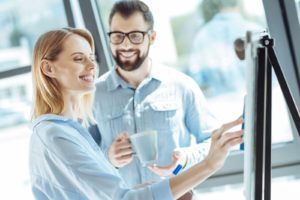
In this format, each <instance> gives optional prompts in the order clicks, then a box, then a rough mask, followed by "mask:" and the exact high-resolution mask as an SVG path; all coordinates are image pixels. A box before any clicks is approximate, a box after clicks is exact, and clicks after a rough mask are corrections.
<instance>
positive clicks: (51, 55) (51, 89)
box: [32, 28, 95, 125]
mask: <svg viewBox="0 0 300 200" xmlns="http://www.w3.org/2000/svg"><path fill="white" fill-rule="evenodd" d="M74 34H76V35H79V36H81V37H83V38H85V39H86V40H87V41H88V42H89V44H90V46H91V48H92V51H93V52H94V51H95V47H94V40H93V37H92V35H91V33H90V32H89V31H87V30H84V29H77V28H62V29H57V30H52V31H48V32H46V33H44V34H43V35H41V36H40V37H39V39H38V41H37V42H36V44H35V47H34V52H33V63H32V83H33V102H34V106H33V111H32V119H35V118H37V117H38V116H40V115H43V114H57V115H59V114H61V113H62V112H63V109H64V99H63V95H62V92H61V90H60V86H59V84H58V83H57V82H56V80H55V79H53V78H51V77H49V76H46V75H45V74H44V73H43V71H42V61H43V60H44V59H47V60H50V61H55V60H57V58H58V55H59V54H60V53H61V52H62V51H63V45H64V42H65V41H66V39H67V38H68V37H70V36H71V35H74ZM92 101H93V93H92V92H91V93H87V94H85V95H84V96H83V98H82V101H81V105H79V108H78V110H77V113H76V114H77V115H78V116H80V117H81V118H82V120H83V122H84V124H85V125H87V124H88V122H93V121H94V120H93V119H94V118H93V115H92Z"/></svg>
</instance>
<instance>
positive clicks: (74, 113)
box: [61, 94, 81, 120]
mask: <svg viewBox="0 0 300 200" xmlns="http://www.w3.org/2000/svg"><path fill="white" fill-rule="evenodd" d="M63 96H64V109H63V111H62V113H61V115H62V116H65V117H68V118H71V119H74V120H78V119H79V118H81V116H79V109H80V99H81V97H80V96H79V95H68V94H63Z"/></svg>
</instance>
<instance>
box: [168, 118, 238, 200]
mask: <svg viewBox="0 0 300 200" xmlns="http://www.w3.org/2000/svg"><path fill="white" fill-rule="evenodd" d="M242 122H243V120H242V119H241V118H239V119H237V120H234V121H232V122H229V123H227V124H224V125H223V126H222V127H221V128H219V129H217V130H215V131H213V134H212V143H211V147H210V150H209V153H208V156H207V158H206V159H205V160H204V161H203V162H201V163H198V164H196V165H194V166H193V167H191V168H190V169H188V170H186V171H184V172H182V173H181V174H179V175H178V176H175V177H172V178H171V179H170V187H171V191H172V193H173V196H174V198H175V199H176V198H179V197H180V196H182V195H183V194H185V193H186V192H187V191H189V190H190V189H192V188H194V187H195V186H197V185H199V184H200V183H202V182H203V181H204V180H206V179H207V178H208V177H210V176H211V175H212V174H214V173H215V172H216V171H217V170H219V169H220V168H221V167H222V166H223V165H224V162H225V160H226V157H227V154H228V152H229V150H230V148H231V147H233V146H235V145H237V144H240V143H242V138H241V136H242V134H243V133H242V130H240V131H233V132H227V131H228V130H229V129H231V128H233V127H235V126H237V125H239V124H241V123H242Z"/></svg>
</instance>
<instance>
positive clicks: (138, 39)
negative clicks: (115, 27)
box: [107, 30, 151, 44]
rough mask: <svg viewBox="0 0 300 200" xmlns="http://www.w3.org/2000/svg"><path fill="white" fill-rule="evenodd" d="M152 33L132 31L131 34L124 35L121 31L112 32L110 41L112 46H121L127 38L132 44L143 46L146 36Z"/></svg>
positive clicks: (109, 33)
mask: <svg viewBox="0 0 300 200" xmlns="http://www.w3.org/2000/svg"><path fill="white" fill-rule="evenodd" d="M149 33H151V30H149V31H131V32H129V33H123V32H121V31H112V32H108V33H107V34H108V36H109V40H110V42H111V43H112V44H121V43H122V42H123V41H124V39H125V37H127V38H128V39H129V41H130V42H131V43H132V44H141V43H143V41H144V37H145V35H146V34H149Z"/></svg>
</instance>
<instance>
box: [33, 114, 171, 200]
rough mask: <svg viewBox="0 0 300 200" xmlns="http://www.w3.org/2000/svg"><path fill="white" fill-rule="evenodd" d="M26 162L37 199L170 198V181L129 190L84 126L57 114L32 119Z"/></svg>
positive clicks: (156, 199)
mask: <svg viewBox="0 0 300 200" xmlns="http://www.w3.org/2000/svg"><path fill="white" fill-rule="evenodd" d="M29 165H30V166H29V169H30V177H31V184H32V192H33V195H34V197H35V198H36V199H41V200H45V199H55V200H58V199H59V200H96V199H101V200H108V199H115V200H122V199H128V200H140V199H149V200H165V199H172V194H171V191H170V187H169V180H164V181H162V182H159V183H155V184H153V185H149V186H145V187H141V188H139V189H128V187H127V186H126V184H125V183H124V181H123V180H122V178H121V177H120V176H119V173H118V172H117V171H116V170H115V168H114V167H113V166H111V165H110V163H109V162H108V161H107V160H106V158H105V156H104V154H103V153H102V151H101V150H100V148H99V146H98V145H97V144H96V143H95V142H94V140H93V138H92V137H91V135H90V133H89V132H88V131H87V129H85V128H83V127H82V126H81V124H80V123H78V122H76V121H74V120H71V119H68V118H65V117H62V116H58V115H52V114H47V115H42V116H40V117H39V118H37V119H36V120H35V121H34V122H33V133H32V136H31V141H30V158H29Z"/></svg>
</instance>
